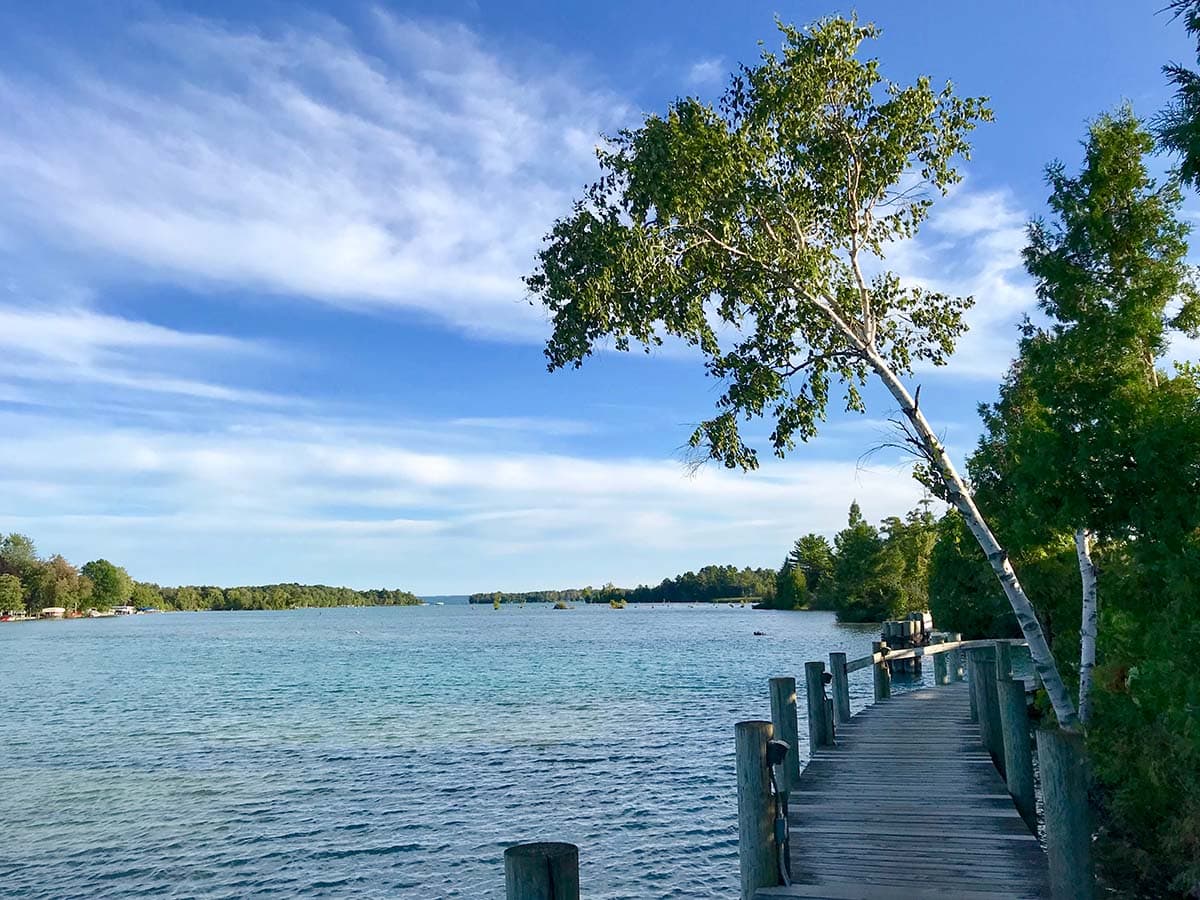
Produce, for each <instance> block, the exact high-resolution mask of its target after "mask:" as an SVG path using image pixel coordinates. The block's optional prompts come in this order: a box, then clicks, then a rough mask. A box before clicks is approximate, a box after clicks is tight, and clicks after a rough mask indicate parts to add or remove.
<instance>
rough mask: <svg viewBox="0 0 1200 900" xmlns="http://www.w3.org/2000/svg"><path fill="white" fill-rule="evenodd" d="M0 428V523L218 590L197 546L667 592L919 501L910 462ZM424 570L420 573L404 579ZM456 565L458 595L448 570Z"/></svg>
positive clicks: (357, 572) (398, 577)
mask: <svg viewBox="0 0 1200 900" xmlns="http://www.w3.org/2000/svg"><path fill="white" fill-rule="evenodd" d="M0 429H2V430H3V431H4V432H5V433H6V434H9V435H11V436H12V437H11V438H10V439H8V440H6V441H5V442H4V443H3V444H0V472H2V473H4V474H3V476H2V478H0V491H3V492H4V494H5V496H6V498H7V499H6V513H5V515H4V517H2V518H0V529H3V530H13V529H16V530H21V531H28V532H29V533H31V534H33V535H35V536H36V537H37V538H38V540H39V541H40V543H41V544H42V545H43V546H45V547H53V548H54V549H56V550H59V549H61V550H62V551H63V552H64V553H67V555H68V556H71V555H72V554H73V553H75V554H76V555H83V556H87V557H88V558H90V557H91V556H94V555H99V554H111V555H112V556H113V557H117V558H120V559H122V560H123V561H126V562H128V564H129V566H130V567H131V570H132V571H133V572H134V574H135V575H137V576H139V577H143V578H155V579H159V580H185V581H186V580H188V579H192V580H207V579H211V578H212V574H211V568H212V561H211V558H207V555H206V557H205V558H204V559H197V558H196V557H195V554H194V553H193V552H192V548H193V547H194V546H195V545H196V543H197V542H203V543H204V545H205V546H206V547H207V548H209V552H210V553H211V552H220V553H222V554H228V559H226V558H224V557H222V559H221V564H220V569H221V570H222V571H225V572H229V573H231V575H230V577H232V578H235V579H238V578H239V576H241V577H240V579H239V580H250V581H269V580H272V578H285V577H286V578H288V579H293V578H302V577H305V576H306V575H308V576H309V577H312V578H315V579H317V580H329V579H337V580H345V581H348V582H350V583H357V584H370V583H375V584H378V583H389V584H410V583H412V582H413V581H414V580H415V581H418V582H420V583H419V584H418V585H416V586H418V587H419V588H420V589H422V590H444V589H454V588H456V587H462V588H468V587H470V588H478V589H481V590H482V589H484V588H487V587H494V586H495V585H496V584H497V579H499V578H504V579H506V580H508V581H512V580H513V579H515V578H523V579H524V580H528V579H529V578H531V577H538V578H541V579H548V580H549V581H550V582H551V583H552V582H554V581H555V580H561V581H562V583H563V584H566V583H574V582H575V581H577V580H579V579H583V580H588V579H591V580H596V581H600V582H602V581H604V580H608V579H613V580H616V581H622V582H625V583H632V582H634V581H639V580H650V581H657V580H659V579H661V578H662V577H665V576H667V575H670V574H674V573H675V571H676V569H680V570H682V568H693V567H695V566H697V565H701V564H703V563H705V562H712V561H714V560H718V559H720V560H729V561H736V562H738V563H739V564H745V563H750V562H756V563H759V564H764V565H774V564H776V563H777V562H778V560H776V559H775V556H777V555H780V554H781V553H782V552H783V551H784V550H785V549H786V547H785V546H784V545H785V544H786V542H787V541H788V540H790V539H791V538H792V537H794V536H796V535H798V534H799V533H801V532H803V531H807V530H810V529H811V530H821V531H827V532H832V531H833V530H835V529H837V528H839V527H841V525H842V524H843V523H844V520H845V510H846V506H847V504H848V503H849V500H850V499H851V498H852V497H853V496H855V495H856V494H857V496H859V498H860V499H861V500H862V503H863V506H864V509H865V511H866V512H867V514H868V515H871V516H876V517H880V516H883V515H886V514H892V513H894V512H895V511H896V510H897V509H902V508H906V506H907V505H910V504H912V503H914V502H915V501H916V500H917V499H918V498H919V496H920V488H919V486H918V485H917V484H916V483H915V482H914V481H913V480H912V479H911V478H910V477H909V476H908V475H907V474H906V473H905V472H904V471H902V470H900V469H898V468H894V467H891V466H888V465H883V464H881V465H878V466H875V467H871V468H860V467H859V466H858V465H857V464H856V463H855V462H853V461H848V462H844V461H838V460H835V459H829V458H821V457H819V456H817V455H815V454H810V455H808V456H806V457H803V458H797V459H796V460H795V461H793V462H788V463H778V462H775V461H768V462H767V463H766V464H765V465H764V468H763V470H761V471H760V472H757V473H754V474H750V475H742V474H737V473H731V472H727V471H725V470H723V469H718V468H715V467H714V468H706V469H702V470H701V471H700V472H699V473H698V474H696V475H695V476H689V475H688V473H687V471H686V470H685V469H684V467H683V466H681V465H680V463H679V462H677V461H675V460H667V459H647V458H640V457H620V458H613V459H603V460H601V459H591V458H585V457H582V456H580V455H575V454H554V453H546V452H537V451H523V450H510V449H507V447H506V445H505V444H504V443H503V442H497V441H493V443H492V446H491V447H490V448H489V449H480V448H473V447H455V446H447V447H441V448H430V447H429V446H428V445H427V444H423V443H422V444H414V443H412V442H411V441H409V440H407V439H405V438H403V437H389V436H388V435H387V434H386V433H385V432H382V431H380V430H378V429H356V428H353V427H349V428H347V427H345V426H344V425H340V424H339V425H338V426H337V427H331V428H329V429H327V430H321V429H317V428H314V425H313V422H312V421H311V420H305V421H297V422H295V423H294V424H292V423H291V422H290V420H288V419H286V418H281V417H273V418H271V419H269V420H267V421H265V422H260V423H259V425H258V426H257V427H255V428H249V429H238V428H231V427H212V428H210V429H208V430H205V431H193V432H191V433H187V434H182V433H173V432H170V431H166V430H156V429H153V428H149V427H96V426H81V425H76V424H72V423H69V422H65V421H62V420H61V419H58V418H55V417H46V416H37V415H33V414H27V413H16V412H9V413H0ZM114 510H122V511H123V514H114ZM417 559H419V560H420V561H421V562H420V565H417V566H414V567H413V568H414V570H419V571H415V572H414V573H413V574H411V575H410V576H409V577H408V578H406V577H405V576H406V573H405V572H403V571H399V570H396V569H395V565H396V563H395V561H397V560H417ZM446 560H453V561H454V567H452V568H451V569H448V570H447V571H446V573H445V576H444V578H450V577H453V578H454V583H451V584H448V583H447V582H446V581H445V580H444V578H443V579H439V578H438V577H437V573H438V566H440V565H444V561H446ZM320 566H325V567H326V568H325V569H324V570H323V574H322V569H321V568H320ZM289 567H290V568H289ZM309 567H312V569H311V573H310V570H309ZM206 569H208V570H210V571H209V572H208V574H205V570H206ZM297 570H298V571H297ZM389 572H390V573H391V574H390V577H387V578H385V577H384V576H385V575H388V573H389ZM529 573H538V574H537V576H531V575H530V574H529Z"/></svg>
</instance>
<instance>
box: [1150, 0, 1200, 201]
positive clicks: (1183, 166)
mask: <svg viewBox="0 0 1200 900" xmlns="http://www.w3.org/2000/svg"><path fill="white" fill-rule="evenodd" d="M1167 9H1169V10H1171V11H1172V12H1174V14H1175V15H1176V16H1177V17H1179V18H1182V19H1183V23H1184V27H1185V28H1187V31H1188V34H1190V35H1191V36H1192V37H1194V38H1197V39H1198V40H1200V0H1172V2H1170V3H1169V4H1167ZM1197 56H1198V57H1200V43H1198V45H1197ZM1163 71H1164V72H1165V73H1166V75H1167V79H1168V80H1169V81H1170V82H1171V84H1173V85H1174V86H1175V97H1174V98H1173V100H1172V101H1171V103H1170V104H1169V105H1168V106H1167V108H1166V109H1164V110H1163V111H1162V112H1160V113H1159V114H1158V117H1157V118H1156V120H1155V123H1154V132H1155V135H1156V137H1157V138H1158V142H1159V144H1160V145H1161V146H1162V147H1163V149H1165V150H1167V151H1169V152H1170V153H1173V154H1175V155H1176V156H1177V157H1178V158H1179V174H1180V177H1182V178H1183V180H1184V181H1185V182H1187V183H1188V184H1191V185H1192V186H1193V187H1197V186H1200V75H1198V74H1197V73H1196V72H1194V71H1192V70H1191V69H1188V68H1187V67H1186V66H1182V65H1179V64H1178V63H1172V64H1170V65H1167V66H1163Z"/></svg>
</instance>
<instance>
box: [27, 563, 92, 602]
mask: <svg viewBox="0 0 1200 900" xmlns="http://www.w3.org/2000/svg"><path fill="white" fill-rule="evenodd" d="M30 581H31V588H30V605H31V606H32V608H33V609H35V610H37V609H44V608H45V607H47V606H61V607H63V608H64V609H66V610H67V611H68V612H80V611H82V610H84V609H87V608H88V607H89V606H90V605H91V601H92V599H93V596H94V593H95V585H94V583H93V581H92V579H91V578H89V577H88V576H86V575H81V574H80V572H79V570H78V569H76V568H75V567H74V566H73V565H71V564H70V563H69V562H67V561H66V560H65V559H63V558H62V557H61V556H59V555H55V556H52V557H50V558H49V559H48V560H46V561H45V562H42V563H39V564H38V568H37V569H36V570H35V572H34V573H33V575H32V576H31V578H30Z"/></svg>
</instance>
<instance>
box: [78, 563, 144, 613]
mask: <svg viewBox="0 0 1200 900" xmlns="http://www.w3.org/2000/svg"><path fill="white" fill-rule="evenodd" d="M82 572H83V574H84V575H86V576H87V577H88V578H89V579H91V582H92V603H93V605H94V606H95V607H96V609H111V608H112V607H114V606H123V605H125V603H126V602H127V601H128V600H129V595H130V593H131V592H132V590H133V579H132V578H130V577H129V573H128V572H126V571H125V570H124V569H122V568H120V567H119V566H114V565H113V564H112V563H110V562H109V561H108V560H107V559H94V560H92V561H91V562H90V563H87V564H85V565H84V567H83V569H82Z"/></svg>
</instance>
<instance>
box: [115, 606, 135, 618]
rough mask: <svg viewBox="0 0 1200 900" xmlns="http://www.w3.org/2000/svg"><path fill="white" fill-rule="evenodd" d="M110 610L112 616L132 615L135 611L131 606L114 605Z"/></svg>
mask: <svg viewBox="0 0 1200 900" xmlns="http://www.w3.org/2000/svg"><path fill="white" fill-rule="evenodd" d="M112 611H113V615H114V616H132V615H133V614H134V613H136V612H137V610H136V609H135V608H134V607H132V606H114V607H113V610H112Z"/></svg>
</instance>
